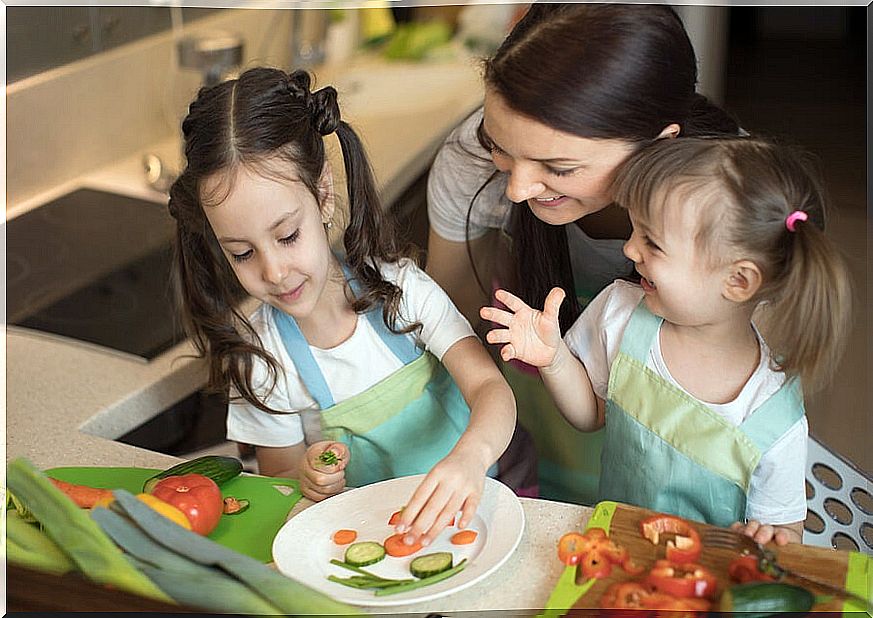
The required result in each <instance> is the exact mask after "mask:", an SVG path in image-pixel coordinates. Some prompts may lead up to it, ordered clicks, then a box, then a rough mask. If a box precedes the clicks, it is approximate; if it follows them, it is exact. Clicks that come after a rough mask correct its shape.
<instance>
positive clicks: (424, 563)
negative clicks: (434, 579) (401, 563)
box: [409, 551, 452, 579]
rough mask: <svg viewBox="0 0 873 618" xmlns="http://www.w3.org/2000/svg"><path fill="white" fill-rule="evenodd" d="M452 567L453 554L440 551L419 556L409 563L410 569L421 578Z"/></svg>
mask: <svg viewBox="0 0 873 618" xmlns="http://www.w3.org/2000/svg"><path fill="white" fill-rule="evenodd" d="M451 568H452V554H451V553H450V552H447V551H439V552H436V553H434V554H425V555H423V556H419V557H418V558H416V559H415V560H413V561H412V562H410V563H409V571H410V573H412V574H413V575H415V576H416V577H417V578H419V579H424V578H425V577H430V576H431V575H437V574H439V573H442V572H443V571H448V570H449V569H451Z"/></svg>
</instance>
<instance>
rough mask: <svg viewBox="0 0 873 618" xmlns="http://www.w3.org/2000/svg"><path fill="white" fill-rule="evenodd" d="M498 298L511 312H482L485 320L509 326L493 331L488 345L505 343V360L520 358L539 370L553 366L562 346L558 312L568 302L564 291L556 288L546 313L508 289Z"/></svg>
mask: <svg viewBox="0 0 873 618" xmlns="http://www.w3.org/2000/svg"><path fill="white" fill-rule="evenodd" d="M494 296H495V298H496V299H497V300H499V301H500V302H501V303H503V304H504V305H506V307H507V308H508V309H509V311H504V310H502V309H497V308H496V307H482V308H481V309H480V310H479V315H480V316H482V318H483V319H485V320H489V321H491V322H494V323H495V324H500V325H501V326H505V327H506V328H495V329H493V330H490V331H489V332H488V334H487V335H486V336H485V339H486V340H487V341H488V343H497V344H501V343H502V344H505V345H504V346H503V347H502V348H500V357H501V358H502V359H503V360H504V361H508V360H512V359H513V358H517V359H518V360H520V361H524V362H525V363H528V364H529V365H533V366H535V367H547V366H549V365H550V364H551V363H552V361H553V360H554V358H555V353H556V352H557V350H558V346H559V345H560V344H561V326H560V324H559V323H558V311H559V309H560V308H561V303H562V302H564V290H563V289H561V288H557V287H556V288H552V291H551V292H549V295H548V296H547V297H546V302H545V304H544V307H543V310H542V311H537V310H536V309H532V308H531V307H528V306H527V305H526V304H525V302H524V301H523V300H521V299H520V298H518V297H517V296H514V295H513V294H510V293H509V292H507V291H506V290H497V292H495V293H494Z"/></svg>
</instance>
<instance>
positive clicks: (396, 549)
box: [382, 534, 422, 558]
mask: <svg viewBox="0 0 873 618" xmlns="http://www.w3.org/2000/svg"><path fill="white" fill-rule="evenodd" d="M405 536H406V535H405V534H393V535H391V536H389V537H388V538H387V539H385V542H384V543H382V546H383V547H384V548H385V553H387V554H388V555H389V556H394V557H395V558H402V557H403V556H409V555H412V554H414V553H415V552H417V551H418V550H420V549H421V548H422V544H421V543H414V544H413V545H407V544H406V543H404V542H403V537H405Z"/></svg>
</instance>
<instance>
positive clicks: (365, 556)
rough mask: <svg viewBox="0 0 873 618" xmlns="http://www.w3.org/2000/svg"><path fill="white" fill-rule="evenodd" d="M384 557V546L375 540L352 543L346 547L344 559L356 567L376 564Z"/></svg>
mask: <svg viewBox="0 0 873 618" xmlns="http://www.w3.org/2000/svg"><path fill="white" fill-rule="evenodd" d="M384 557H385V548H384V547H382V546H381V545H379V543H377V542H375V541H362V542H360V543H352V544H351V545H349V547H348V549H346V556H345V561H346V562H347V563H348V564H350V565H352V566H356V567H362V566H367V565H369V564H376V563H377V562H379V561H380V560H381V559H382V558H384Z"/></svg>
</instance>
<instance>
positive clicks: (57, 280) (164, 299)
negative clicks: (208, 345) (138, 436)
mask: <svg viewBox="0 0 873 618" xmlns="http://www.w3.org/2000/svg"><path fill="white" fill-rule="evenodd" d="M174 229H175V222H174V221H173V219H172V217H170V215H169V213H168V212H167V207H166V204H158V203H155V202H148V201H144V200H139V199H136V198H131V197H127V196H123V195H117V194H114V193H106V192H102V191H95V190H91V189H79V190H77V191H74V192H72V193H68V194H67V195H64V196H62V197H60V198H58V199H56V200H54V201H52V202H50V203H48V204H45V205H44V206H40V207H39V208H36V209H34V210H31V211H29V212H27V213H25V214H23V215H21V216H19V217H16V218H14V219H11V220H10V221H8V222H7V224H6V247H7V252H6V313H7V320H8V323H10V324H16V325H19V326H22V327H26V328H32V329H35V330H39V331H43V332H47V333H53V334H56V335H62V336H64V337H70V338H73V339H78V340H82V341H88V342H90V343H94V344H97V345H101V346H105V347H108V348H112V349H116V350H121V351H123V352H128V353H130V354H134V355H137V356H140V357H143V358H145V359H152V358H154V357H155V356H157V355H159V354H161V353H162V352H164V351H166V350H167V349H169V348H170V347H172V346H173V345H175V344H176V343H178V342H179V341H182V340H183V339H184V338H185V335H184V333H183V331H182V328H181V324H180V321H179V319H178V316H177V313H176V311H175V308H174V302H173V293H172V289H171V279H170V268H171V261H172V239H173V235H174Z"/></svg>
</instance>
